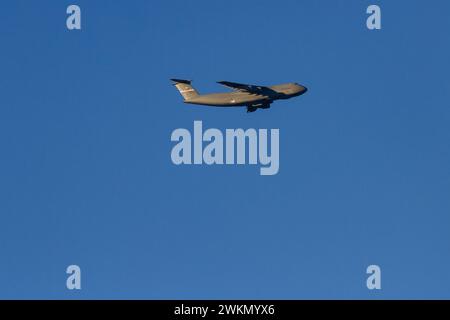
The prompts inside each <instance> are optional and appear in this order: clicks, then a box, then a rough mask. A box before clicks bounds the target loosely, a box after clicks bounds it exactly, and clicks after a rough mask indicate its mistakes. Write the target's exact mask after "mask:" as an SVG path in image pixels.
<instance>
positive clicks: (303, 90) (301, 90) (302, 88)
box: [299, 85, 308, 94]
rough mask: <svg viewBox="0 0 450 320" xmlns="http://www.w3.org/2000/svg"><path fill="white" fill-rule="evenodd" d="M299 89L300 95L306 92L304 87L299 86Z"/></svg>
mask: <svg viewBox="0 0 450 320" xmlns="http://www.w3.org/2000/svg"><path fill="white" fill-rule="evenodd" d="M299 87H300V88H299V91H300V94H304V93H306V91H308V88H307V87H305V86H301V85H299Z"/></svg>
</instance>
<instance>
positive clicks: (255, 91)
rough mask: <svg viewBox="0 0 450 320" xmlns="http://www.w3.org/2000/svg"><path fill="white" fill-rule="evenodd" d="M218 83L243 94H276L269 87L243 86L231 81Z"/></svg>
mask: <svg viewBox="0 0 450 320" xmlns="http://www.w3.org/2000/svg"><path fill="white" fill-rule="evenodd" d="M217 83H219V84H221V85H224V86H226V87H228V88H232V89H234V90H237V91H242V92H247V93H251V94H257V95H268V94H270V93H273V92H274V91H273V90H272V89H270V88H269V87H264V86H255V85H252V84H243V83H236V82H230V81H218V82H217Z"/></svg>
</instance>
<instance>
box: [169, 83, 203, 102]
mask: <svg viewBox="0 0 450 320" xmlns="http://www.w3.org/2000/svg"><path fill="white" fill-rule="evenodd" d="M170 80H172V81H173V82H175V84H174V86H175V87H177V89H178V91H180V93H181V95H182V96H183V98H184V100H189V99H192V98H195V97H197V96H198V92H197V90H195V89H194V88H193V87H192V86H191V81H190V80H181V79H170Z"/></svg>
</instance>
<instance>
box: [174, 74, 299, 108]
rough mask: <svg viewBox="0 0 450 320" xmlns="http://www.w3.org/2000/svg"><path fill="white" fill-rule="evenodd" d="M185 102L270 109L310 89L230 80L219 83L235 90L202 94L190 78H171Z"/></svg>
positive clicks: (290, 85)
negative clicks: (278, 101)
mask: <svg viewBox="0 0 450 320" xmlns="http://www.w3.org/2000/svg"><path fill="white" fill-rule="evenodd" d="M171 80H172V81H173V82H174V85H175V87H176V88H177V89H178V91H179V92H180V94H181V95H182V96H183V98H184V102H185V103H190V104H198V105H204V106H213V107H243V106H245V107H247V112H254V111H256V110H257V109H258V108H260V109H268V108H270V104H271V103H272V102H273V101H275V100H280V99H290V98H293V97H297V96H300V95H302V94H304V93H305V92H306V91H308V89H307V88H306V87H304V86H302V85H300V84H298V83H286V84H279V85H274V86H271V87H265V86H257V85H247V84H241V83H235V82H228V81H219V82H218V83H220V84H222V85H225V86H227V87H230V88H232V89H234V90H237V91H233V92H227V93H210V94H204V95H200V94H199V93H198V92H197V90H195V89H194V87H192V85H191V81H190V80H181V79H171Z"/></svg>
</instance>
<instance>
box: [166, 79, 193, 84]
mask: <svg viewBox="0 0 450 320" xmlns="http://www.w3.org/2000/svg"><path fill="white" fill-rule="evenodd" d="M170 80H172V81H173V82H175V83H184V84H191V83H192V80H183V79H170Z"/></svg>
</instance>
